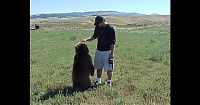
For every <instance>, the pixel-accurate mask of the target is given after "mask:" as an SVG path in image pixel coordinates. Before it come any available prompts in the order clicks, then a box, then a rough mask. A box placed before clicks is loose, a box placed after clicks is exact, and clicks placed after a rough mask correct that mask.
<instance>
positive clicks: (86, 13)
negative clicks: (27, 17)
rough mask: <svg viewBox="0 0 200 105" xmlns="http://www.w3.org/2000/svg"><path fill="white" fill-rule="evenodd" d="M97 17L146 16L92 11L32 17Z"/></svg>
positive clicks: (33, 16)
mask: <svg viewBox="0 0 200 105" xmlns="http://www.w3.org/2000/svg"><path fill="white" fill-rule="evenodd" d="M95 15H104V16H140V15H145V14H140V13H136V12H133V13H125V12H117V11H91V12H71V13H50V14H38V15H31V18H50V17H57V18H70V17H83V16H95Z"/></svg>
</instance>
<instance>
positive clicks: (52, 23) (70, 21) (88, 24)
mask: <svg viewBox="0 0 200 105" xmlns="http://www.w3.org/2000/svg"><path fill="white" fill-rule="evenodd" d="M104 17H105V18H106V21H107V22H108V23H109V24H111V25H113V26H114V27H115V28H129V27H147V26H152V25H170V15H141V16H104ZM94 18H95V16H84V17H71V18H45V19H44V18H32V19H31V20H30V22H31V24H39V25H40V27H41V29H90V28H93V27H94V25H93V23H94Z"/></svg>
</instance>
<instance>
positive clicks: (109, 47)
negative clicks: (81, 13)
mask: <svg viewBox="0 0 200 105" xmlns="http://www.w3.org/2000/svg"><path fill="white" fill-rule="evenodd" d="M94 25H95V26H96V27H95V30H94V34H93V35H92V36H91V37H88V38H86V39H83V41H82V42H87V41H92V40H94V39H96V38H97V39H98V43H97V49H96V53H95V58H94V68H95V69H97V78H96V82H95V85H98V84H100V83H101V75H102V69H103V67H104V70H105V71H106V72H107V76H108V81H107V85H108V86H112V71H113V70H114V67H113V65H114V63H113V65H112V64H109V60H112V59H113V57H114V48H115V42H116V40H115V30H114V28H113V27H112V26H111V25H110V24H108V23H107V22H106V21H105V18H104V17H102V16H96V18H95V23H94Z"/></svg>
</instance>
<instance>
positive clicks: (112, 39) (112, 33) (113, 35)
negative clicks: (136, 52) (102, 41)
mask: <svg viewBox="0 0 200 105" xmlns="http://www.w3.org/2000/svg"><path fill="white" fill-rule="evenodd" d="M110 35H111V36H110V38H111V40H110V41H111V42H110V43H111V44H113V45H114V44H115V42H116V38H115V30H114V28H113V27H111V28H110Z"/></svg>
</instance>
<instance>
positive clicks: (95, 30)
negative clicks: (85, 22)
mask: <svg viewBox="0 0 200 105" xmlns="http://www.w3.org/2000/svg"><path fill="white" fill-rule="evenodd" d="M92 36H93V37H94V38H95V39H96V38H97V27H95V29H94V33H93V35H92Z"/></svg>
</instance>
